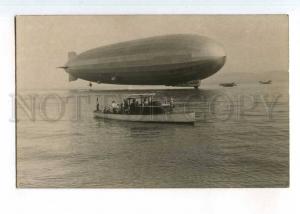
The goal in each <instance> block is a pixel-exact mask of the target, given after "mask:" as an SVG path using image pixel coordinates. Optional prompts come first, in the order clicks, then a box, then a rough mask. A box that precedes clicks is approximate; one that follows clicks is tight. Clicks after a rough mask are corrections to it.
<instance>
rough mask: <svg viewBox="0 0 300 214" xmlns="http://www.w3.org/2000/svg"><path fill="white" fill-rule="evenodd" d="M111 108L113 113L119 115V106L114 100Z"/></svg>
mask: <svg viewBox="0 0 300 214" xmlns="http://www.w3.org/2000/svg"><path fill="white" fill-rule="evenodd" d="M111 107H112V111H113V113H117V110H118V105H117V103H116V102H115V101H114V100H113V101H112V103H111Z"/></svg>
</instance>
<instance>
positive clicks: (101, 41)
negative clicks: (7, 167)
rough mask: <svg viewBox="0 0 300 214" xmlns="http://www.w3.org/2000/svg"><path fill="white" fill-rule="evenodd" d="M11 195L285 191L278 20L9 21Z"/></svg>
mask: <svg viewBox="0 0 300 214" xmlns="http://www.w3.org/2000/svg"><path fill="white" fill-rule="evenodd" d="M15 40H16V41H15V57H16V63H15V69H16V70H15V72H16V74H15V75H16V94H15V97H14V100H15V121H16V187H17V188H288V187H289V184H290V182H289V181H290V176H289V174H290V172H289V165H290V164H289V156H290V155H289V154H290V152H289V16H288V15H285V14H273V15H258V14H257V15H255V14H253V15H34V16H33V15H18V16H16V17H15Z"/></svg>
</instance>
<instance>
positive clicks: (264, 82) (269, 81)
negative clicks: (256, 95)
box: [259, 80, 272, 84]
mask: <svg viewBox="0 0 300 214" xmlns="http://www.w3.org/2000/svg"><path fill="white" fill-rule="evenodd" d="M259 83H260V84H271V83H272V80H268V81H259Z"/></svg>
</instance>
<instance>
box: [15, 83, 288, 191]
mask: <svg viewBox="0 0 300 214" xmlns="http://www.w3.org/2000/svg"><path fill="white" fill-rule="evenodd" d="M216 88H218V87H216ZM144 92H147V93H148V92H155V93H156V94H157V96H158V97H160V98H161V99H164V97H174V99H175V101H176V108H175V109H176V111H195V112H196V117H197V122H196V124H195V125H180V124H154V123H138V122H120V121H112V120H102V119H96V118H94V117H93V114H92V111H93V110H94V108H95V103H96V96H98V97H99V98H101V101H103V102H106V103H109V102H110V101H111V100H112V99H116V100H118V99H122V98H123V97H124V96H126V95H128V94H132V93H144ZM34 93H36V94H39V97H38V98H37V100H36V102H37V103H38V102H39V101H40V100H41V99H43V98H42V97H43V96H46V95H47V93H49V92H44V93H43V92H40V91H39V92H37V91H35V92H34ZM53 94H58V95H59V96H61V97H72V96H83V97H84V96H85V98H84V99H83V100H82V103H81V105H80V108H78V105H75V104H76V103H77V102H76V100H74V99H69V100H68V102H66V103H65V105H64V106H63V107H64V108H65V110H66V111H65V113H64V115H62V117H61V118H59V120H58V121H52V122H49V121H45V120H43V116H42V115H43V111H38V113H37V116H36V120H35V121H32V120H30V119H28V116H27V115H26V114H25V113H24V111H23V109H20V107H19V108H18V119H19V121H18V124H17V180H18V181H17V183H18V186H20V187H285V186H287V185H288V178H289V175H288V173H289V161H288V160H289V150H288V148H289V146H288V144H289V143H288V134H289V127H288V122H289V120H288V87H287V85H284V84H279V85H275V83H274V84H273V85H269V86H262V85H247V86H244V87H243V86H239V87H235V88H222V89H218V90H199V91H197V90H186V89H184V90H152V91H151V90H147V91H142V90H140V91H97V90H69V91H67V90H65V91H64V90H60V91H53ZM104 95H105V96H104ZM276 97H278V99H277V100H276V99H275V98H276ZM242 98H243V99H244V100H243V99H242ZM105 99H106V101H105ZM272 103H273V104H274V106H273V107H272ZM77 104H78V103H77ZM36 105H37V106H38V104H36ZM103 105H104V103H103ZM58 107H60V108H62V106H58V105H57V103H55V99H52V100H51V99H49V100H48V101H47V110H46V112H47V116H48V117H49V118H55V117H56V116H57V114H58V113H57V112H60V111H59V108H58ZM78 109H79V110H78ZM268 110H272V111H271V116H272V117H270V112H269V113H268ZM78 112H80V115H78ZM44 113H45V112H44Z"/></svg>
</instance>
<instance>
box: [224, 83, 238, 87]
mask: <svg viewBox="0 0 300 214" xmlns="http://www.w3.org/2000/svg"><path fill="white" fill-rule="evenodd" d="M220 86H223V87H233V86H237V84H236V83H235V82H230V83H220Z"/></svg>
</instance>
